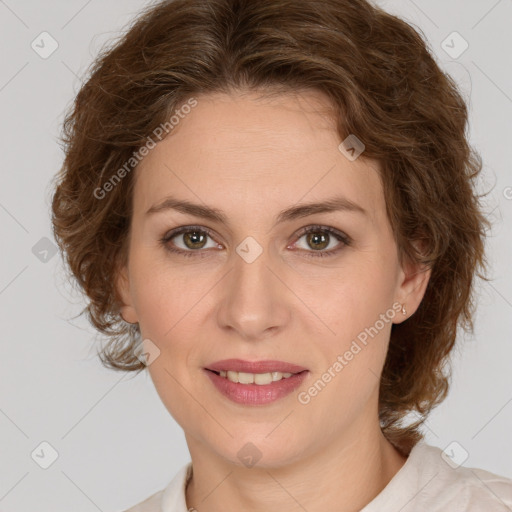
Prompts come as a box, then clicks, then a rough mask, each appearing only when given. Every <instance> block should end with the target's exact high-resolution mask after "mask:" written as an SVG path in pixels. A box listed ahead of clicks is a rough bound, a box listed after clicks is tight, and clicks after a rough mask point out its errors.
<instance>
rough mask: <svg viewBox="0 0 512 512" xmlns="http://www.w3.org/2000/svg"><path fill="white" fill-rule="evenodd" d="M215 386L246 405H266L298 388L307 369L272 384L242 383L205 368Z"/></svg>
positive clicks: (225, 394)
mask: <svg viewBox="0 0 512 512" xmlns="http://www.w3.org/2000/svg"><path fill="white" fill-rule="evenodd" d="M204 371H205V372H206V373H207V374H208V377H210V380H211V381H212V382H213V384H214V385H215V387H216V388H217V389H218V390H219V391H220V392H221V393H222V394H223V395H224V396H225V397H226V398H229V399H230V400H232V401H233V402H236V403H237V404H244V405H265V404H270V403H272V402H275V401H276V400H279V399H280V398H283V397H285V396H287V395H289V394H290V393H291V392H293V391H294V390H295V389H297V388H298V387H299V386H300V385H301V384H302V382H303V381H304V379H305V378H306V374H307V373H308V372H307V371H303V372H301V373H296V374H294V375H292V376H291V377H288V378H287V379H281V380H278V381H275V382H272V383H270V384H263V385H261V386H260V385H259V384H240V383H239V382H231V381H230V380H228V379H226V378H225V377H221V376H220V375H217V374H216V373H214V372H212V371H210V370H206V369H205V370H204Z"/></svg>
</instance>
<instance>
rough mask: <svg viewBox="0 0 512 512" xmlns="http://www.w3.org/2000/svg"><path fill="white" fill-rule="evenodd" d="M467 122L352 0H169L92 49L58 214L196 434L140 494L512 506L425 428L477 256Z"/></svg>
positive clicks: (110, 329)
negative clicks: (185, 451) (96, 52)
mask: <svg viewBox="0 0 512 512" xmlns="http://www.w3.org/2000/svg"><path fill="white" fill-rule="evenodd" d="M466 124H467V109H466V105H465V103H464V100H463V99H462V98H461V96H460V94H459V92H458V90H457V88H456V86H455V84H454V82H453V81H452V80H451V79H450V78H449V77H448V76H446V75H445V74H443V72H442V71H441V70H440V69H439V67H438V66H437V65H436V63H435V61H434V59H433V58H432V56H431V55H430V53H429V52H428V50H427V49H426V46H425V43H424V41H423V39H422V38H421V37H420V36H419V34H418V33H417V32H416V31H415V30H413V29H412V28H411V27H410V26H409V25H407V24H406V23H405V22H403V21H401V20H399V19H398V18H396V17H394V16H391V15H389V14H387V13H385V12H383V11H382V10H380V9H378V8H377V7H374V6H372V5H370V4H369V3H367V2H366V1H364V0H326V1H322V2H316V1H313V0H300V1H297V0H294V1H292V0H258V1H257V2H255V1H253V0H175V1H172V2H162V3H159V4H157V5H155V6H153V7H151V8H149V9H148V10H147V12H145V13H144V14H143V15H141V16H140V17H139V19H138V20H137V22H136V23H135V24H134V25H133V26H132V27H131V29H130V30H129V31H128V33H127V34H126V35H125V37H124V38H123V39H122V40H121V41H119V42H118V43H117V44H116V45H115V46H114V47H113V48H111V49H110V50H109V51H107V52H105V53H104V54H103V55H102V56H101V58H99V59H98V60H97V61H96V63H95V65H94V68H93V69H92V73H91V76H90V77H89V79H88V81H87V83H86V84H85V85H84V86H83V87H82V89H81V91H80V92H79V94H78V96H77V98H76V101H75V105H74V108H73V110H72V111H71V112H70V113H69V115H68V117H67V119H66V122H65V136H64V140H65V142H66V144H67V145H66V159H65V162H64V165H63V168H62V170H61V172H60V174H59V176H58V183H57V186H56V190H55V195H54V198H53V224H54V232H55V237H56V239H57V240H58V242H59V244H60V247H61V250H62V251H63V252H64V254H65V256H66V258H67V262H68V264H69V267H70V269H71V271H72V273H73V275H74V276H75V277H76V279H77V280H78V282H79V283H80V285H81V286H82V288H83V290H84V292H85V293H86V294H87V296H88V298H89V305H88V307H87V312H88V314H89V318H90V320H91V322H92V323H93V325H94V326H95V327H96V328H97V329H98V330H99V331H100V332H102V333H104V334H106V335H107V336H108V345H107V346H106V347H105V348H104V349H103V350H102V352H101V354H100V356H101V360H102V362H103V363H104V364H105V365H106V366H107V367H109V368H112V369H117V370H123V371H136V372H139V371H142V370H144V369H145V368H147V369H148V371H149V373H150V375H151V378H152V380H153V382H154V384H155V387H156V389H157V391H158V393H159V396H160V397H161V399H162V402H163V404H164V405H165V407H166V408H167V409H168V410H169V412H170V414H171V415H172V416H173V417H174V419H175V420H176V421H177V422H178V423H179V424H180V425H181V426H182V428H183V429H184V432H185V437H186V440H187V444H188V448H189V450H190V454H191V463H190V464H189V465H187V466H185V467H184V468H182V470H181V471H180V472H179V473H178V474H177V475H176V476H175V477H174V478H173V479H172V481H171V482H170V483H169V485H168V486H167V487H166V488H165V489H163V490H162V491H160V492H158V493H156V494H154V495H153V496H151V497H149V498H148V499H147V500H145V501H144V502H143V503H140V504H139V505H137V506H135V507H133V508H131V509H130V510H131V511H132V512H135V511H144V512H149V511H162V512H170V511H177V512H184V511H185V510H187V509H188V510H198V511H200V512H202V511H217V510H246V511H260V510H269V509H270V510H287V511H295V510H297V511H298V510H307V511H308V512H315V511H318V510H323V511H325V510H329V511H330V510H336V511H337V512H348V511H359V510H362V511H364V512H376V511H379V512H387V511H390V512H391V511H393V512H396V511H398V510H400V511H402V512H405V511H412V510H415V511H418V510H428V511H429V512H433V511H448V510H449V511H453V510H469V511H479V510H485V511H487V510H510V509H512V481H510V480H508V479H506V478H504V477H499V476H496V475H493V474H491V473H488V472H486V471H483V470H471V469H468V468H465V467H463V466H462V465H461V464H462V462H463V453H464V452H463V451H464V448H463V447H462V446H460V445H454V446H450V447H449V449H448V450H445V452H442V451H441V450H440V449H439V448H436V447H433V446H430V445H427V444H426V443H425V442H424V440H423V439H422V434H421V432H420V426H421V424H422V422H423V421H424V419H425V418H426V417H427V415H428V414H429V412H430V411H431V410H432V409H433V408H434V407H435V406H436V405H437V404H439V403H440V402H441V401H442V400H443V399H444V397H445V396H446V393H447V390H448V377H449V375H448V371H447V370H446V363H447V360H448V357H449V354H450V352H451V350H452V348H453V345H454V342H455V338H456V330H457V326H458V325H461V326H462V327H464V328H466V329H467V330H471V329H472V315H473V309H474V302H473V284H474V277H475V275H476V274H477V272H478V270H480V269H484V268H485V258H484V233H485V228H486V226H487V225H488V223H487V221H486V219H485V217H484V215H483V213H482V211H481V209H480V204H479V201H478V197H477V195H476V193H475V191H474V189H473V180H474V178H475V177H476V176H477V175H478V173H479V171H480V169H481V159H480V158H479V156H478V155H477V154H476V153H475V152H474V151H473V150H472V148H471V147H470V145H469V143H468V141H467V139H466V136H465V128H466ZM411 412H412V413H415V414H416V415H417V417H418V418H419V419H417V421H415V422H412V423H411V422H409V423H407V422H406V421H405V420H406V416H407V415H408V414H409V413H411Z"/></svg>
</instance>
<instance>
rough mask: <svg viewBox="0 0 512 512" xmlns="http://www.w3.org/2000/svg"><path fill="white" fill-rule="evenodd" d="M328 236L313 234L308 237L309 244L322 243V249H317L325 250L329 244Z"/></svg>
mask: <svg viewBox="0 0 512 512" xmlns="http://www.w3.org/2000/svg"><path fill="white" fill-rule="evenodd" d="M327 238H328V237H327V235H326V234H320V235H319V234H318V233H312V234H310V235H309V236H308V243H310V242H313V244H318V243H320V244H321V245H322V246H321V247H318V245H317V247H316V249H325V248H326V247H327V246H328V245H329V243H328V241H327Z"/></svg>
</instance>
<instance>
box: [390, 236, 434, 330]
mask: <svg viewBox="0 0 512 512" xmlns="http://www.w3.org/2000/svg"><path fill="white" fill-rule="evenodd" d="M412 244H413V245H414V246H415V247H416V249H417V250H419V251H420V252H421V251H423V249H424V246H423V244H421V241H413V242H412ZM431 274H432V270H431V269H430V268H428V267H427V266H426V265H422V264H421V263H417V262H414V261H411V260H410V259H407V258H404V262H403V264H402V268H401V270H400V274H399V281H398V289H397V294H396V301H398V302H400V304H402V305H403V306H405V308H406V314H405V315H401V314H400V315H398V316H397V317H396V319H397V320H398V321H395V322H393V323H397V324H399V323H402V322H404V321H405V320H407V319H408V318H409V317H410V316H412V315H413V314H414V313H415V312H416V310H417V309H418V307H419V306H420V304H421V301H422V299H423V296H424V295H425V291H426V289H427V285H428V282H429V280H430V276H431Z"/></svg>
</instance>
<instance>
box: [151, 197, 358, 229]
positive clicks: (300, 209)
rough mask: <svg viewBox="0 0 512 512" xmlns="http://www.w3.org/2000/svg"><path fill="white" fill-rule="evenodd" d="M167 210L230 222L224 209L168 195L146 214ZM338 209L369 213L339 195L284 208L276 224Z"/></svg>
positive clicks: (225, 222) (222, 222)
mask: <svg viewBox="0 0 512 512" xmlns="http://www.w3.org/2000/svg"><path fill="white" fill-rule="evenodd" d="M167 210H176V211H179V212H181V213H187V214H190V215H194V216H195V217H201V218H203V219H207V220H210V221H214V222H219V223H221V224H225V225H227V224H229V222H228V218H227V216H226V215H225V214H224V213H223V212H222V210H219V209H217V208H212V207H209V206H203V205H200V204H195V203H191V202H189V201H184V200H180V199H176V198H174V197H167V198H165V199H164V200H163V201H161V202H160V203H158V204H156V205H154V206H152V207H151V208H150V209H149V210H148V211H147V212H146V215H153V214H155V213H160V212H163V211H167ZM336 211H346V212H354V213H359V214H362V215H368V212H367V211H366V210H365V209H364V208H363V207H362V206H360V205H358V204H357V203H354V202H353V201H351V200H350V199H348V198H346V197H343V196H337V197H332V198H329V199H326V200H324V201H322V202H320V203H305V204H299V205H296V206H292V207H290V208H287V209H285V210H282V211H281V212H280V213H279V214H278V216H277V219H276V223H275V224H279V223H282V222H286V221H291V220H294V219H299V218H302V217H307V216H309V215H314V214H315V213H328V212H336Z"/></svg>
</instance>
